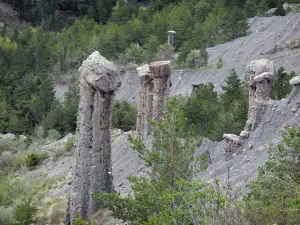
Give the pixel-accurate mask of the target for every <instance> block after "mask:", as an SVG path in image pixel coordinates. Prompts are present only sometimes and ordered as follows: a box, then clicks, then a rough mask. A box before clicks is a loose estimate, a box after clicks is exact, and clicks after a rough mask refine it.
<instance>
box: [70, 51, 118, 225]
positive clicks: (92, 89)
mask: <svg viewBox="0 0 300 225" xmlns="http://www.w3.org/2000/svg"><path fill="white" fill-rule="evenodd" d="M79 71H80V73H81V78H80V100H79V109H78V117H77V128H76V151H75V157H76V163H75V168H74V171H73V181H72V188H71V192H70V197H69V198H70V199H69V203H68V206H67V216H66V224H71V225H73V224H74V221H75V219H76V218H77V215H78V214H79V215H80V216H81V217H82V218H83V219H89V218H91V216H92V214H93V213H94V212H95V211H96V210H97V209H99V207H100V206H99V204H98V203H97V202H96V200H95V199H94V198H93V195H94V194H97V193H100V192H112V191H113V190H114V188H113V176H112V162H111V142H110V140H111V139H110V123H111V110H112V98H113V96H114V91H115V90H116V89H117V88H118V87H119V86H120V85H121V82H120V80H119V78H118V71H117V69H116V67H115V65H114V64H113V63H111V62H109V61H108V60H107V59H106V58H104V57H103V56H101V55H100V53H99V52H94V53H93V54H91V55H90V56H89V57H88V58H87V60H85V61H84V62H83V64H82V66H81V67H80V68H79Z"/></svg>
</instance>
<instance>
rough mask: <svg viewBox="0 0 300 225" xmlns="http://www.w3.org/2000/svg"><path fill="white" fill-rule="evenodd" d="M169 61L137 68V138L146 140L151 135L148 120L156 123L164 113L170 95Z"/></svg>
mask: <svg viewBox="0 0 300 225" xmlns="http://www.w3.org/2000/svg"><path fill="white" fill-rule="evenodd" d="M170 64H171V62H170V61H156V62H153V63H151V64H150V65H149V66H148V65H144V66H142V67H139V68H137V71H138V75H139V77H140V87H141V88H140V94H139V104H138V105H139V108H138V115H137V125H136V127H137V129H136V131H137V137H139V138H140V139H143V140H146V139H147V137H148V135H150V134H151V127H150V124H149V122H148V118H149V119H152V120H155V121H158V120H159V119H160V118H161V117H162V115H163V112H164V111H166V104H167V100H168V98H169V95H170V87H171V82H170V75H171V65H170Z"/></svg>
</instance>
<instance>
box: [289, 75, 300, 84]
mask: <svg viewBox="0 0 300 225" xmlns="http://www.w3.org/2000/svg"><path fill="white" fill-rule="evenodd" d="M289 84H290V85H298V84H300V76H295V77H293V78H292V79H291V80H290V81H289Z"/></svg>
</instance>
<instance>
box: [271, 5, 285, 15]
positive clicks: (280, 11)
mask: <svg viewBox="0 0 300 225" xmlns="http://www.w3.org/2000/svg"><path fill="white" fill-rule="evenodd" d="M285 14H286V13H285V11H284V9H283V5H282V4H279V5H278V6H277V8H276V11H275V13H274V15H275V16H285Z"/></svg>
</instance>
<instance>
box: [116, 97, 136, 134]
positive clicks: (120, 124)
mask: <svg viewBox="0 0 300 225" xmlns="http://www.w3.org/2000/svg"><path fill="white" fill-rule="evenodd" d="M136 116H137V107H136V105H135V104H133V103H129V102H126V101H116V102H115V103H114V108H113V112H112V126H113V128H119V129H121V130H123V131H129V130H134V129H135V125H136Z"/></svg>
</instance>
